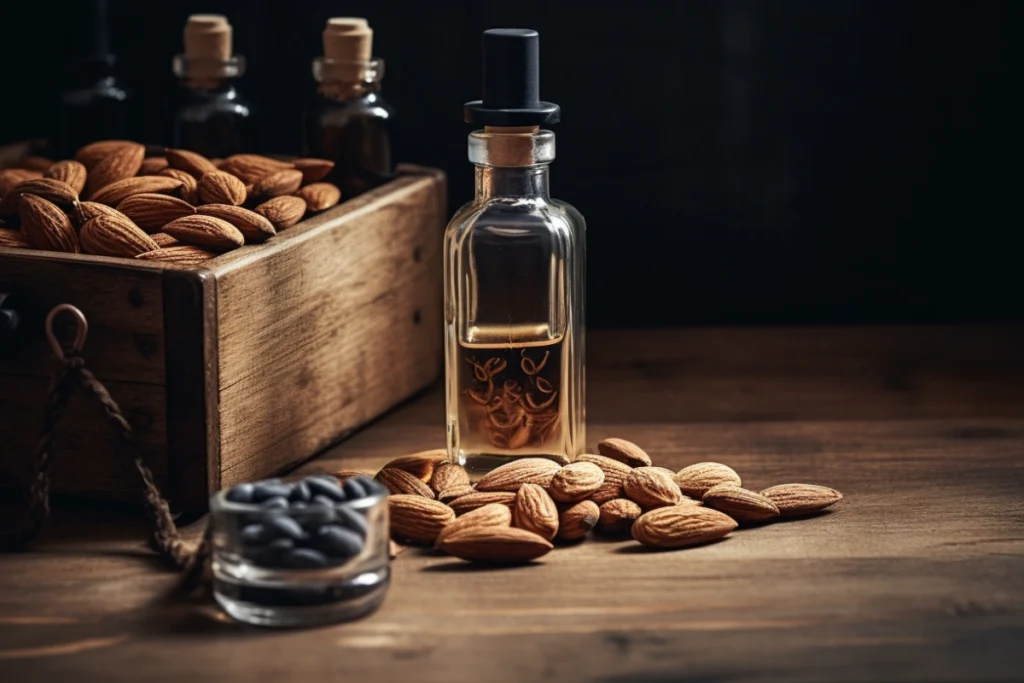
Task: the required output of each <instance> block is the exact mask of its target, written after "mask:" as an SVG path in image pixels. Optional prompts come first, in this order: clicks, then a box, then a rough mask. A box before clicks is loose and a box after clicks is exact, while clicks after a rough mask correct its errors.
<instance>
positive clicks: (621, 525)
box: [597, 498, 643, 534]
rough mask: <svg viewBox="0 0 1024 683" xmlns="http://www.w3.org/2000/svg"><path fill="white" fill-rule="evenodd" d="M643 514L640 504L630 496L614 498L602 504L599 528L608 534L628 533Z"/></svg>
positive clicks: (598, 521)
mask: <svg viewBox="0 0 1024 683" xmlns="http://www.w3.org/2000/svg"><path fill="white" fill-rule="evenodd" d="M641 514H643V510H641V509H640V506H639V505H637V504H636V503H634V502H633V501H631V500H629V499H628V498H614V499H612V500H609V501H608V502H606V503H604V504H602V505H601V508H600V517H599V519H598V520H597V530H598V531H600V532H602V533H606V534H626V533H629V530H630V529H631V528H633V522H635V521H636V520H637V518H639V517H640V515H641Z"/></svg>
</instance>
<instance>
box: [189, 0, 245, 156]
mask: <svg viewBox="0 0 1024 683" xmlns="http://www.w3.org/2000/svg"><path fill="white" fill-rule="evenodd" d="M231 42H232V41H231V24H229V23H228V21H227V19H226V18H225V17H223V16H221V15H219V14H194V15H192V16H190V17H189V18H188V22H187V23H186V24H185V52H184V53H183V54H180V55H176V56H175V57H174V63H173V67H174V75H175V76H177V77H178V78H179V79H180V82H181V87H180V90H179V105H178V108H177V110H176V111H175V113H174V130H173V140H174V146H175V147H181V148H184V149H190V150H192V151H194V152H199V153H200V154H203V155H205V156H207V157H221V158H223V157H226V156H230V155H232V154H237V153H240V152H246V151H248V152H251V151H253V149H255V148H256V141H255V140H254V139H253V135H252V132H253V131H252V111H251V109H250V107H249V104H248V103H247V102H246V101H245V100H244V99H243V98H242V96H241V94H240V93H239V91H238V85H237V81H238V79H239V78H240V77H241V76H242V75H243V74H244V73H245V59H244V58H243V57H242V56H241V55H235V54H232V44H231Z"/></svg>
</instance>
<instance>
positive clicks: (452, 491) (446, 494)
mask: <svg viewBox="0 0 1024 683" xmlns="http://www.w3.org/2000/svg"><path fill="white" fill-rule="evenodd" d="M471 493H476V489H474V488H473V487H472V486H470V485H469V484H462V485H456V486H449V487H448V488H446V489H442V490H440V491H438V492H437V499H438V500H439V501H441V502H442V503H447V504H450V503H451V502H452V501H453V500H455V499H457V498H462V497H463V496H468V495H469V494H471Z"/></svg>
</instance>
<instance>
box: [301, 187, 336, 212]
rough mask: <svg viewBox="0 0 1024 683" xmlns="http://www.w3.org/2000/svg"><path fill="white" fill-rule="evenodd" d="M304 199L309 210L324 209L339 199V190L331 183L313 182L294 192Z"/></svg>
mask: <svg viewBox="0 0 1024 683" xmlns="http://www.w3.org/2000/svg"><path fill="white" fill-rule="evenodd" d="M295 196H296V197H302V199H304V200H305V201H306V209H307V210H309V211H324V210H326V209H329V208H331V207H332V206H334V205H335V204H337V203H338V202H339V201H341V190H340V189H338V186H337V185H332V184H331V183H313V184H312V185H306V186H305V187H304V188H302V189H301V190H299V191H298V192H296V193H295Z"/></svg>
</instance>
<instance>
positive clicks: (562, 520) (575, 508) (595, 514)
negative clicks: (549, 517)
mask: <svg viewBox="0 0 1024 683" xmlns="http://www.w3.org/2000/svg"><path fill="white" fill-rule="evenodd" d="M600 518H601V510H600V508H598V507H597V503H595V502H594V501H592V500H581V501H580V502H578V503H574V504H573V505H571V506H569V507H567V508H565V509H564V510H562V512H561V513H560V514H559V515H558V538H560V539H562V540H565V541H575V540H578V539H581V538H583V537H584V536H586V535H587V534H588V533H590V530H591V529H593V528H594V526H595V525H596V524H597V520H599V519H600Z"/></svg>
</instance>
